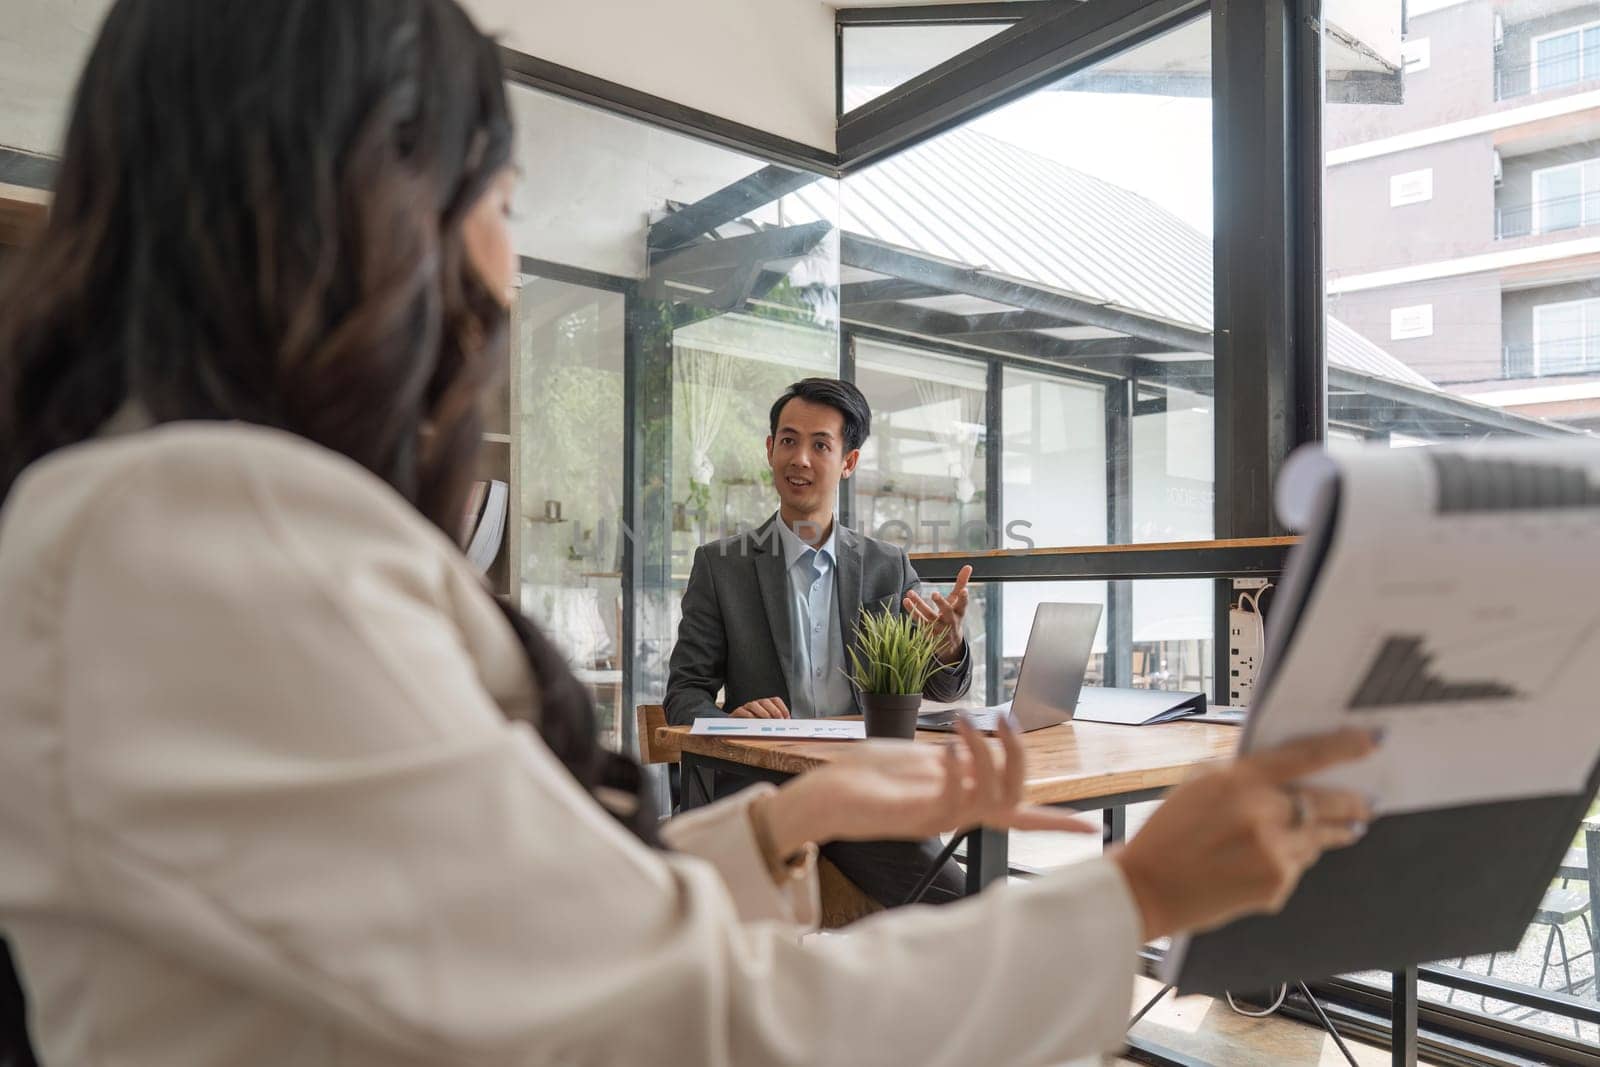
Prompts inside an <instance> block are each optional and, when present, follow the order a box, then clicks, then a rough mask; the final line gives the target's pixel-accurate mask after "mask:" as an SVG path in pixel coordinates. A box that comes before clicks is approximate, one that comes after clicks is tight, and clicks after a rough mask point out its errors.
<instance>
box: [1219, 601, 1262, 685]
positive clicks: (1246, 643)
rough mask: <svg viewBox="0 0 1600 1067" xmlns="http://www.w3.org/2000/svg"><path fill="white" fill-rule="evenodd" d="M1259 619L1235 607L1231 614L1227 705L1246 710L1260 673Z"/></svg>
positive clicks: (1229, 614)
mask: <svg viewBox="0 0 1600 1067" xmlns="http://www.w3.org/2000/svg"><path fill="white" fill-rule="evenodd" d="M1259 625H1260V620H1259V619H1258V618H1257V617H1256V613H1255V612H1253V611H1245V610H1243V609H1241V608H1234V609H1233V610H1231V611H1229V612H1228V703H1229V704H1232V705H1233V706H1234V707H1236V708H1242V707H1247V706H1248V705H1249V704H1250V697H1251V694H1252V693H1254V692H1255V688H1256V674H1257V672H1258V671H1260V670H1261V657H1262V654H1263V653H1264V652H1265V651H1266V650H1265V649H1263V648H1262V647H1261V632H1260V629H1259Z"/></svg>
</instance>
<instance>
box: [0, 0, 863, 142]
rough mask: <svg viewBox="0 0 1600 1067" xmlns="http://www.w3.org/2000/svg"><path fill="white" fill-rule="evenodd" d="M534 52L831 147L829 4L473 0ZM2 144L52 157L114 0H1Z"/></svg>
mask: <svg viewBox="0 0 1600 1067" xmlns="http://www.w3.org/2000/svg"><path fill="white" fill-rule="evenodd" d="M465 5H466V7H467V8H468V9H469V10H470V11H472V13H473V15H474V16H475V17H476V18H477V20H478V23H479V25H480V26H482V27H483V29H485V30H486V31H488V32H490V33H494V34H496V35H498V36H499V38H500V39H501V40H502V41H503V42H504V43H505V44H507V45H509V46H510V47H512V48H515V49H517V50H519V51H522V52H527V53H528V54H530V55H534V56H538V57H539V58H540V59H547V60H550V61H551V62H554V63H560V64H562V65H563V66H568V67H574V68H576V69H578V70H581V71H584V72H585V73H588V74H593V75H596V76H597V77H601V78H606V79H608V80H610V81H615V82H620V83H621V84H623V85H627V86H630V87H631V88H635V89H639V90H642V91H644V92H648V93H652V94H654V95H656V96H661V97H665V98H666V99H668V100H672V101H675V102H677V103H680V104H685V105H687V106H689V107H693V108H698V109H700V110H702V111H707V112H710V113H711V114H713V115H718V116H720V117H722V118H727V119H731V120H733V121H736V122H742V123H745V124H746V125H750V126H755V127H757V128H758V129H763V130H767V131H770V132H772V133H775V134H779V135H780V136H783V137H787V138H790V139H791V140H795V141H800V142H802V143H805V144H808V145H812V146H814V147H817V148H822V149H825V150H827V151H830V152H831V151H832V150H833V144H834V139H833V131H834V114H833V9H832V8H831V7H828V6H827V5H825V4H824V3H822V0H678V2H676V3H672V4H663V3H659V2H657V0H581V2H578V0H465ZM0 6H3V8H4V12H5V15H4V18H3V19H0V146H6V147H10V148H20V149H24V150H26V151H29V152H38V153H42V154H45V155H56V154H58V153H59V150H60V141H61V131H62V126H63V124H64V123H65V120H66V113H67V107H68V103H69V98H70V95H71V93H72V87H73V85H74V84H75V83H76V81H77V77H78V71H79V70H80V69H81V68H82V66H83V62H84V60H85V58H86V57H87V56H88V52H89V47H90V45H91V44H92V43H93V39H94V35H95V33H96V32H97V31H98V30H99V26H100V20H101V19H102V18H104V17H105V13H106V11H107V10H108V9H109V8H110V6H111V2H110V0H4V3H3V5H0Z"/></svg>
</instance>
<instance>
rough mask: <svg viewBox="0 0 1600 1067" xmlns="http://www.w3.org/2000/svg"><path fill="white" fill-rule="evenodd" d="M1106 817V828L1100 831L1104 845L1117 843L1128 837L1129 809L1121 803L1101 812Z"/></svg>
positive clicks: (1101, 841)
mask: <svg viewBox="0 0 1600 1067" xmlns="http://www.w3.org/2000/svg"><path fill="white" fill-rule="evenodd" d="M1100 814H1101V815H1102V816H1103V817H1104V819H1105V829H1103V830H1102V831H1101V833H1100V843H1101V844H1102V845H1115V844H1117V843H1119V842H1122V841H1126V840H1127V839H1128V809H1127V808H1125V807H1123V806H1122V805H1121V804H1117V805H1115V806H1113V807H1109V808H1107V809H1106V810H1105V811H1103V812H1101V813H1100Z"/></svg>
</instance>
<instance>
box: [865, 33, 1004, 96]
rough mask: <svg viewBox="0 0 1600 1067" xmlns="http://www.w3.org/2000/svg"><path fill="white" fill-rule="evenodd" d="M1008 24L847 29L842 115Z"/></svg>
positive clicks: (931, 67)
mask: <svg viewBox="0 0 1600 1067" xmlns="http://www.w3.org/2000/svg"><path fill="white" fill-rule="evenodd" d="M1011 25H1012V24H1011V23H1009V22H970V23H958V24H945V25H938V26H846V27H845V28H844V40H843V45H842V54H841V59H842V63H841V65H840V68H839V79H840V84H839V87H840V92H841V95H842V99H841V101H840V104H841V110H842V111H853V110H854V109H856V108H858V107H860V106H861V105H862V104H865V103H868V102H870V101H872V100H875V99H876V98H878V97H879V96H882V95H883V94H884V93H886V92H888V91H889V90H890V89H893V88H895V87H896V86H899V85H902V84H904V83H905V82H908V81H910V80H911V79H912V78H915V77H916V76H917V75H919V74H924V73H926V72H927V71H930V70H932V69H933V68H934V67H937V66H938V65H939V64H940V63H943V62H944V61H945V60H947V59H951V58H954V57H955V56H958V55H960V54H961V53H962V52H965V51H966V50H967V49H969V48H971V47H972V46H973V45H976V44H980V43H982V42H983V41H985V40H987V39H988V38H990V37H993V36H994V35H995V34H997V33H999V32H1000V31H1001V30H1004V29H1009V28H1010V26H1011Z"/></svg>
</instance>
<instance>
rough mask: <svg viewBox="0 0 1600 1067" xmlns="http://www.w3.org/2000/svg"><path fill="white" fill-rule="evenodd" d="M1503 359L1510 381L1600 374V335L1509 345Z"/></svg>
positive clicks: (1506, 374)
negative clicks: (1514, 379)
mask: <svg viewBox="0 0 1600 1067" xmlns="http://www.w3.org/2000/svg"><path fill="white" fill-rule="evenodd" d="M1503 355H1504V365H1505V376H1506V377H1507V378H1554V377H1559V376H1561V375H1569V374H1600V334H1591V335H1588V336H1584V337H1563V338H1561V339H1560V340H1553V341H1540V342H1538V343H1537V344H1525V345H1506V346H1505V350H1504V354H1503Z"/></svg>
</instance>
